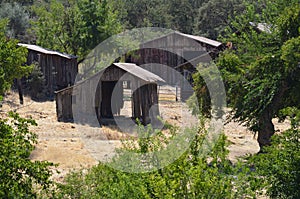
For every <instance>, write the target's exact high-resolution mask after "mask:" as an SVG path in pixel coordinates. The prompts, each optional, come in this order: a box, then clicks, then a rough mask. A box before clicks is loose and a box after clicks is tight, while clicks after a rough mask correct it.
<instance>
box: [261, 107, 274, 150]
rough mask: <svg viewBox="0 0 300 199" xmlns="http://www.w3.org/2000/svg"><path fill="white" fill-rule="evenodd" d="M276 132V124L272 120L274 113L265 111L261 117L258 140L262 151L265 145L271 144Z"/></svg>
mask: <svg viewBox="0 0 300 199" xmlns="http://www.w3.org/2000/svg"><path fill="white" fill-rule="evenodd" d="M274 133H275V128H274V124H273V122H272V114H271V113H270V111H268V110H267V111H265V112H264V113H263V114H262V116H261V117H260V119H259V129H258V137H257V141H258V144H259V147H260V151H261V152H262V151H263V147H265V146H269V145H270V144H271V137H272V135H274Z"/></svg>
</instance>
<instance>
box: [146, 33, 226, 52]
mask: <svg viewBox="0 0 300 199" xmlns="http://www.w3.org/2000/svg"><path fill="white" fill-rule="evenodd" d="M174 34H175V35H179V36H182V37H186V38H189V39H192V40H195V41H197V42H200V43H203V44H207V45H210V46H212V47H215V48H217V47H220V46H222V43H221V42H219V41H215V40H212V39H209V38H206V37H201V36H196V35H190V34H185V33H181V32H178V31H174V32H171V33H169V34H166V35H164V36H161V37H158V38H155V39H151V40H148V41H146V42H144V43H143V44H142V45H145V44H147V43H150V42H152V41H156V40H160V39H163V38H166V37H168V36H171V35H174Z"/></svg>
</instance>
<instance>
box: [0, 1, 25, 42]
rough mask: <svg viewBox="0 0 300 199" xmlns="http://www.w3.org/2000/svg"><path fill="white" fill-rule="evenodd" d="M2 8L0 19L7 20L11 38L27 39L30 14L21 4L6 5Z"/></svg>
mask: <svg viewBox="0 0 300 199" xmlns="http://www.w3.org/2000/svg"><path fill="white" fill-rule="evenodd" d="M0 5H1V7H0V19H1V18H2V19H3V18H7V19H9V22H8V30H7V34H8V36H9V37H10V38H16V39H19V40H23V39H25V38H24V37H25V34H26V29H27V28H28V27H29V14H28V13H27V12H26V10H25V8H24V7H23V6H22V5H20V4H19V3H16V2H13V3H4V2H2V3H1V4H0Z"/></svg>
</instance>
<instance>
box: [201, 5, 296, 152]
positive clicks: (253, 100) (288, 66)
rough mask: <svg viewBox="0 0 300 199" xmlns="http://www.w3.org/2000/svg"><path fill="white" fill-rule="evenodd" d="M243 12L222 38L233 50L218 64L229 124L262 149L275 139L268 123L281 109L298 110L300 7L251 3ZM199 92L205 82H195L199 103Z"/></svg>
mask: <svg viewBox="0 0 300 199" xmlns="http://www.w3.org/2000/svg"><path fill="white" fill-rule="evenodd" d="M262 5H263V6H262ZM245 7H246V11H245V12H244V13H243V14H242V15H238V16H236V17H235V19H234V20H233V22H232V24H231V26H230V27H228V29H227V30H226V31H227V34H226V36H225V37H224V38H223V39H224V42H225V43H227V42H231V43H232V44H233V48H231V49H228V50H226V51H224V52H223V53H221V55H220V57H219V59H218V63H217V64H218V66H219V69H220V71H221V73H222V76H223V79H224V83H225V86H226V90H227V99H228V100H227V101H228V104H229V105H230V106H231V108H232V113H233V114H232V115H231V116H232V119H234V120H236V121H239V122H240V123H243V124H244V125H246V126H247V127H249V128H250V129H251V130H253V131H255V132H258V141H259V144H260V146H264V145H268V144H270V137H271V136H272V135H273V134H274V126H273V124H272V118H275V117H278V114H279V111H280V110H281V109H283V108H286V107H289V106H296V107H298V108H299V104H300V103H299V102H300V101H299V100H300V97H299V94H298V93H299V86H300V82H299V79H300V68H299V34H300V32H299V31H300V30H299V27H300V16H299V15H300V7H299V2H298V1H287V0H286V1H281V0H280V1H279V0H278V1H267V0H261V1H259V2H258V3H253V2H251V1H249V2H248V4H245ZM199 75H201V73H200V74H199ZM199 75H198V76H199ZM196 77H197V75H196ZM203 87H205V84H204V82H203V81H198V82H196V94H197V95H198V96H202V98H203V96H205V95H207V94H208V93H207V92H205V93H201V91H202V90H201V88H203ZM204 102H205V103H206V101H204ZM207 102H208V105H206V104H205V107H209V104H210V102H209V100H207ZM203 110H204V111H205V110H206V109H203Z"/></svg>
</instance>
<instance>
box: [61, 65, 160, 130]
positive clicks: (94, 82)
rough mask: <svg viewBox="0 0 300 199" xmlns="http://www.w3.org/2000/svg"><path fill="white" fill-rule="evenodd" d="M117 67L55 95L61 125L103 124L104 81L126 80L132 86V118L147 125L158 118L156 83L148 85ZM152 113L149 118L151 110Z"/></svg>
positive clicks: (109, 68)
mask: <svg viewBox="0 0 300 199" xmlns="http://www.w3.org/2000/svg"><path fill="white" fill-rule="evenodd" d="M124 74H125V71H123V70H121V69H119V68H117V67H108V68H107V69H106V70H105V71H103V73H99V74H97V75H95V76H93V77H91V78H89V79H87V80H85V81H84V82H82V83H80V84H77V85H75V86H72V87H69V88H66V89H64V90H61V91H59V92H57V93H56V100H57V101H56V108H57V118H58V120H59V121H73V120H74V121H75V122H77V123H82V124H89V125H93V126H94V125H98V120H100V121H101V110H100V108H101V100H102V88H101V82H102V81H118V80H120V79H121V80H122V78H125V79H126V80H129V81H130V82H131V88H132V90H133V91H134V92H133V93H134V94H133V105H132V114H133V117H134V118H139V119H140V120H141V121H143V122H144V123H145V124H146V123H148V122H149V121H150V120H152V119H156V117H157V115H159V109H158V93H157V84H156V83H150V84H149V83H147V82H145V81H143V80H140V79H137V78H136V77H133V76H132V75H130V74H129V75H128V76H127V75H126V76H125V77H124V76H123V75H124ZM151 107H152V112H151V114H150V117H149V116H148V115H149V112H150V108H151Z"/></svg>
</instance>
